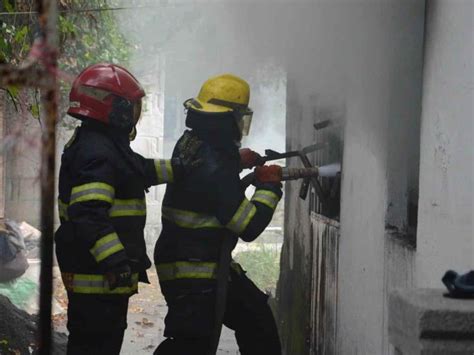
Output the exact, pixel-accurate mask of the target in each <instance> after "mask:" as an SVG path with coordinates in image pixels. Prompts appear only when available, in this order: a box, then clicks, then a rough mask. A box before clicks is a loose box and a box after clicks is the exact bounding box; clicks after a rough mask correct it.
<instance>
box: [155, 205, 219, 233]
mask: <svg viewBox="0 0 474 355" xmlns="http://www.w3.org/2000/svg"><path fill="white" fill-rule="evenodd" d="M161 216H162V217H163V218H164V219H167V220H168V221H171V222H173V223H174V224H176V225H178V226H180V227H182V228H191V229H199V228H223V226H222V224H220V223H219V221H218V220H217V218H216V217H214V216H211V215H207V214H203V213H197V212H192V211H185V210H179V209H176V208H171V207H165V206H163V208H162V211H161Z"/></svg>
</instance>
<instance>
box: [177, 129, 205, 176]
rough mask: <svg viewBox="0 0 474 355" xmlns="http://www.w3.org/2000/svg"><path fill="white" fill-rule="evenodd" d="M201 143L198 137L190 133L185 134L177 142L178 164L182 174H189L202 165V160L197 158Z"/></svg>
mask: <svg viewBox="0 0 474 355" xmlns="http://www.w3.org/2000/svg"><path fill="white" fill-rule="evenodd" d="M202 143H203V142H202V141H201V140H199V138H198V137H196V136H195V135H193V134H191V133H190V132H185V133H184V135H183V138H182V139H181V140H180V141H179V143H178V151H179V154H178V164H179V165H180V167H181V170H182V171H183V173H184V174H189V173H190V172H192V171H193V170H194V169H196V168H197V167H199V166H201V164H202V163H203V159H202V158H200V157H199V156H198V152H199V149H200V148H201V146H202Z"/></svg>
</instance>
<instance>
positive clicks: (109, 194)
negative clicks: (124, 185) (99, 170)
mask: <svg viewBox="0 0 474 355" xmlns="http://www.w3.org/2000/svg"><path fill="white" fill-rule="evenodd" d="M114 194H115V190H114V188H113V187H112V186H111V185H108V184H106V183H103V182H91V183H88V184H84V185H80V186H76V187H73V189H72V191H71V198H70V199H71V202H70V203H69V204H70V205H72V204H74V203H77V202H84V201H94V200H99V201H105V202H108V203H110V204H112V202H113V200H114Z"/></svg>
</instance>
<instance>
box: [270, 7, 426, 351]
mask: <svg viewBox="0 0 474 355" xmlns="http://www.w3.org/2000/svg"><path fill="white" fill-rule="evenodd" d="M296 16H298V18H299V20H298V21H299V23H304V24H305V27H303V29H302V30H301V33H299V34H301V35H302V37H303V38H307V36H306V31H307V32H310V33H313V38H312V39H311V40H309V41H308V40H306V41H305V42H304V48H300V47H298V51H295V52H296V53H295V54H297V55H295V56H293V57H292V61H288V83H289V85H288V101H287V108H288V117H287V132H288V139H287V142H288V148H292V149H294V148H297V147H302V146H305V145H307V144H310V143H312V141H313V139H314V137H315V133H314V132H312V131H311V127H312V124H313V123H314V122H317V121H318V120H319V119H320V118H319V117H318V115H317V114H316V113H317V112H320V111H322V110H321V109H322V108H323V109H324V108H327V110H326V111H329V116H331V114H330V113H331V110H332V111H333V112H341V111H343V112H345V117H344V118H345V120H344V121H345V122H344V123H345V134H344V160H343V184H342V206H341V216H340V222H341V231H340V233H341V235H340V240H339V265H338V276H337V278H338V280H337V283H338V290H337V305H338V308H337V341H336V344H337V349H336V352H337V353H339V354H382V353H388V352H389V344H388V341H387V333H386V327H385V322H386V321H385V317H386V295H387V292H388V290H389V289H391V288H392V287H394V286H397V285H411V284H413V272H414V271H413V270H414V260H413V258H414V256H413V250H412V249H410V248H411V247H409V245H408V244H407V243H405V236H404V227H405V226H406V223H407V199H408V191H409V188H410V181H413V180H415V181H416V180H417V179H416V178H413V177H412V175H415V176H417V172H416V171H415V170H416V166H417V158H416V155H417V149H418V141H419V138H418V137H417V132H419V128H418V127H419V119H420V112H421V83H422V51H423V25H424V1H421V0H420V1H388V0H387V1H377V2H374V1H362V2H361V1H359V2H357V3H353V2H348V1H347V2H341V1H338V2H332V3H325V2H316V4H315V5H313V6H309V7H306V8H305V13H304V14H295V17H296ZM290 64H291V66H290ZM300 68H304V70H301V69H300ZM340 107H343V108H344V110H340V109H336V108H340ZM335 116H336V115H335ZM329 118H331V117H329ZM413 153H414V154H413ZM412 155H414V159H407V157H412ZM413 167H415V168H413ZM286 193H287V196H286V200H285V201H286V203H287V206H288V207H289V208H288V209H287V211H288V213H287V227H286V243H285V245H284V251H283V254H282V255H283V256H282V273H281V278H280V284H281V290H280V291H281V292H280V294H279V297H280V302H281V305H282V307H284V305H285V304H286V305H287V304H289V303H290V302H291V300H295V299H296V298H300V299H301V303H302V305H301V306H300V304H299V303H296V302H295V303H294V304H293V305H292V307H289V308H287V311H288V312H292V313H293V314H292V315H291V316H290V315H284V316H283V320H284V321H286V322H287V324H283V326H282V329H283V330H282V335H283V337H285V336H287V337H289V339H284V342H285V350H286V353H287V354H305V353H307V351H308V347H307V345H304V343H302V341H303V342H304V341H305V339H306V337H305V336H304V335H299V334H297V333H298V332H302V333H303V334H305V332H306V333H308V331H311V330H308V329H307V327H308V323H307V321H308V320H307V316H306V315H307V313H306V312H307V306H306V303H305V302H306V301H307V298H306V297H309V298H311V297H314V295H313V294H312V293H311V291H309V292H308V291H307V289H308V288H310V283H309V280H310V278H309V274H310V273H311V268H314V267H315V265H311V263H310V257H309V253H308V251H307V250H308V247H309V245H310V242H311V238H312V236H311V234H310V232H309V228H308V226H309V222H308V206H307V203H306V202H302V201H300V200H299V199H298V197H297V193H298V190H297V188H296V187H289V188H287V191H286ZM389 216H392V217H390V218H389ZM388 221H390V224H393V225H394V227H395V229H394V230H395V231H396V230H398V232H399V233H400V235H401V236H400V238H399V239H401V241H400V242H399V240H395V239H394V237H393V236H392V235H391V233H388V232H386V223H387V222H388ZM300 285H302V287H303V289H304V291H301V287H300V288H298V286H300ZM280 313H281V312H280ZM286 318H288V319H286ZM295 318H297V319H295ZM291 321H292V322H293V323H290V322H291ZM290 327H293V329H294V330H293V331H288V329H291V328H290ZM295 343H298V345H295Z"/></svg>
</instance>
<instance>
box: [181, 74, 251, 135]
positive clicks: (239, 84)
mask: <svg viewBox="0 0 474 355" xmlns="http://www.w3.org/2000/svg"><path fill="white" fill-rule="evenodd" d="M249 100H250V87H249V84H248V83H247V82H246V81H245V80H243V79H241V78H239V77H237V76H235V75H232V74H223V75H219V76H215V77H213V78H210V79H208V80H207V81H206V82H205V83H204V84H203V85H202V87H201V90H200V91H199V95H198V96H197V97H196V98H192V99H188V100H186V101H185V102H184V107H185V108H186V109H188V110H193V111H197V112H202V113H208V114H214V113H225V112H233V113H234V116H235V118H236V122H237V126H238V127H239V129H240V132H241V134H242V135H243V136H246V135H248V133H249V130H250V124H251V122H252V116H253V112H252V110H251V109H250V108H249V107H248V105H249Z"/></svg>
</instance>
